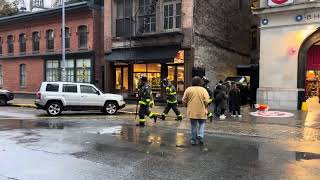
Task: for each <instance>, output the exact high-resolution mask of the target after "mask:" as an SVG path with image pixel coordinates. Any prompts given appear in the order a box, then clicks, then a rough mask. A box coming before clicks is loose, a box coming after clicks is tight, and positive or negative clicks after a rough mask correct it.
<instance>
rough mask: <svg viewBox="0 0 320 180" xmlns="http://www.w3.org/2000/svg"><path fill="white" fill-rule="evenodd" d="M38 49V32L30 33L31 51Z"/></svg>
mask: <svg viewBox="0 0 320 180" xmlns="http://www.w3.org/2000/svg"><path fill="white" fill-rule="evenodd" d="M39 49H40V35H39V32H33V33H32V51H33V52H37V51H39Z"/></svg>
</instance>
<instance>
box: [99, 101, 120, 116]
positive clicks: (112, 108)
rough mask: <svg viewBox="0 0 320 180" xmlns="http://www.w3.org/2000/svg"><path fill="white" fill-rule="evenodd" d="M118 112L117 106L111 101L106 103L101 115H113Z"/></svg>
mask: <svg viewBox="0 0 320 180" xmlns="http://www.w3.org/2000/svg"><path fill="white" fill-rule="evenodd" d="M117 111H118V104H117V103H115V102H112V101H109V102H106V103H105V105H104V107H103V113H105V114H110V115H114V114H116V113H117Z"/></svg>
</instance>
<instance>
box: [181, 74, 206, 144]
mask: <svg viewBox="0 0 320 180" xmlns="http://www.w3.org/2000/svg"><path fill="white" fill-rule="evenodd" d="M202 86H203V82H202V79H201V78H200V77H199V76H195V77H194V78H193V79H192V86H191V87H188V88H187V89H186V90H185V92H184V94H183V98H182V102H183V104H184V105H185V106H187V116H188V118H189V119H190V121H191V140H190V143H191V144H192V145H196V144H197V140H198V141H199V143H200V144H203V143H204V128H205V122H206V120H207V114H208V110H207V108H208V104H209V94H208V92H207V90H206V89H205V88H203V87H202Z"/></svg>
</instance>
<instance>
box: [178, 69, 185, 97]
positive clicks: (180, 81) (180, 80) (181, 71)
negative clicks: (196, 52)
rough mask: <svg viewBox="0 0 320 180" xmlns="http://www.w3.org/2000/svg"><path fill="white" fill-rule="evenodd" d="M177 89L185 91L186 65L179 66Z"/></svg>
mask: <svg viewBox="0 0 320 180" xmlns="http://www.w3.org/2000/svg"><path fill="white" fill-rule="evenodd" d="M177 69H178V72H177V91H184V66H183V65H182V66H177Z"/></svg>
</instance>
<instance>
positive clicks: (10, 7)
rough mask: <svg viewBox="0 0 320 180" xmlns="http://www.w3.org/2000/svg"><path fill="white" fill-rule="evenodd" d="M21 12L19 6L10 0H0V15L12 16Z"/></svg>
mask: <svg viewBox="0 0 320 180" xmlns="http://www.w3.org/2000/svg"><path fill="white" fill-rule="evenodd" d="M18 12H19V9H18V7H17V6H16V5H15V4H13V3H10V2H9V1H8V0H0V17H1V16H11V15H14V14H16V13H18Z"/></svg>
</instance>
